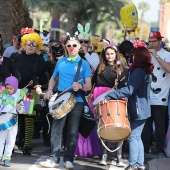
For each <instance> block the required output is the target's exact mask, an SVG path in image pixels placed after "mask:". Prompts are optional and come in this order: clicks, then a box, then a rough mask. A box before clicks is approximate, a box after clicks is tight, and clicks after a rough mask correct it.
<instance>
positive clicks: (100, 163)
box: [99, 154, 107, 166]
mask: <svg viewBox="0 0 170 170" xmlns="http://www.w3.org/2000/svg"><path fill="white" fill-rule="evenodd" d="M99 165H105V166H106V165H107V154H103V155H102V160H101V161H100V162H99Z"/></svg>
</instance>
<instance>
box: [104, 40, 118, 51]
mask: <svg viewBox="0 0 170 170" xmlns="http://www.w3.org/2000/svg"><path fill="white" fill-rule="evenodd" d="M103 44H104V50H105V49H106V48H108V47H111V48H114V49H115V50H116V51H117V47H116V41H115V40H111V41H110V43H109V42H108V41H106V40H105V39H103Z"/></svg>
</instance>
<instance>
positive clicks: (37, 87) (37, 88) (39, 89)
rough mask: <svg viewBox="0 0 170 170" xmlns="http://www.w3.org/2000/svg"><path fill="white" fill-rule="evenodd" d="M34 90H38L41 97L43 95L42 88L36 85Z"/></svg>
mask: <svg viewBox="0 0 170 170" xmlns="http://www.w3.org/2000/svg"><path fill="white" fill-rule="evenodd" d="M34 88H35V89H36V93H37V94H39V95H40V94H42V89H41V87H40V86H38V85H36V86H35V87H34Z"/></svg>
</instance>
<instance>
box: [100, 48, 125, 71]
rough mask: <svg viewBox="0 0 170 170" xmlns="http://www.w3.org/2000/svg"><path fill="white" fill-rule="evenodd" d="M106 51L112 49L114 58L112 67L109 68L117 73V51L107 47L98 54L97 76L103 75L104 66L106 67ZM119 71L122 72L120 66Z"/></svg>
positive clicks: (121, 66) (118, 58)
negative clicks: (114, 54)
mask: <svg viewBox="0 0 170 170" xmlns="http://www.w3.org/2000/svg"><path fill="white" fill-rule="evenodd" d="M107 49H112V50H114V51H115V53H116V58H115V60H114V63H113V67H112V68H111V70H112V71H115V72H117V70H118V66H117V61H119V60H120V57H119V51H118V50H117V48H115V47H107V48H105V49H104V50H103V51H102V52H101V54H100V64H99V66H98V74H100V73H103V72H104V70H105V66H106V65H108V61H107V59H106V51H107ZM120 70H121V71H122V70H123V65H122V64H121V65H120Z"/></svg>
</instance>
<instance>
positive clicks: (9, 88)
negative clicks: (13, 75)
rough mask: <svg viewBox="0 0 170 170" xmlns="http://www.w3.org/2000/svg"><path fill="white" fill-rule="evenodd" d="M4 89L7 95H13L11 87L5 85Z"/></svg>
mask: <svg viewBox="0 0 170 170" xmlns="http://www.w3.org/2000/svg"><path fill="white" fill-rule="evenodd" d="M5 89H6V91H7V93H8V94H13V93H14V91H15V89H14V88H13V87H12V86H11V85H9V84H7V85H6V86H5Z"/></svg>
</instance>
